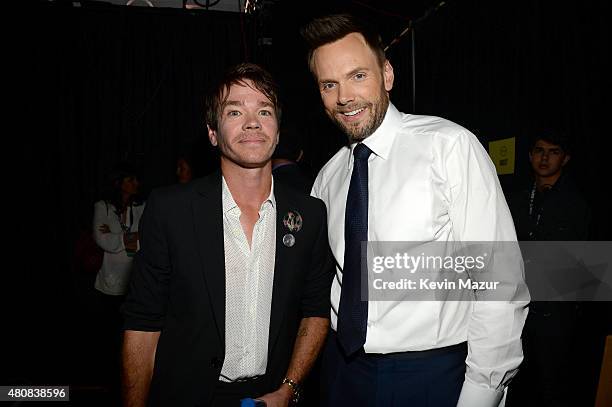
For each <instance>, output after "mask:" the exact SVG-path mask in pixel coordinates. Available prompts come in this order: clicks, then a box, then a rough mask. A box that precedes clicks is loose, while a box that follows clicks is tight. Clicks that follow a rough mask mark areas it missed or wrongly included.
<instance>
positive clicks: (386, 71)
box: [383, 59, 395, 92]
mask: <svg viewBox="0 0 612 407" xmlns="http://www.w3.org/2000/svg"><path fill="white" fill-rule="evenodd" d="M394 79H395V75H394V74H393V66H392V65H391V62H389V60H388V59H386V60H385V64H384V65H383V80H384V82H385V90H386V91H387V92H391V89H393V80H394Z"/></svg>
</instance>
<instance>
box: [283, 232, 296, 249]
mask: <svg viewBox="0 0 612 407" xmlns="http://www.w3.org/2000/svg"><path fill="white" fill-rule="evenodd" d="M283 244H284V245H285V246H287V247H291V246H293V245H294V244H295V236H293V235H292V234H291V233H287V234H286V235H285V236H283Z"/></svg>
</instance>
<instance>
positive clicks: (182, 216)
mask: <svg viewBox="0 0 612 407" xmlns="http://www.w3.org/2000/svg"><path fill="white" fill-rule="evenodd" d="M274 195H275V198H276V202H277V208H276V209H277V220H276V259H275V269H274V287H273V293H272V310H271V315H270V336H269V342H268V363H267V370H266V376H265V377H266V381H267V382H268V388H269V391H272V390H275V389H276V388H277V387H278V386H280V384H281V381H282V379H283V377H284V375H285V374H286V370H287V367H288V365H289V361H290V358H291V355H292V352H293V345H294V342H295V338H296V334H297V329H298V326H299V323H300V320H301V318H302V317H325V318H328V317H329V312H330V304H329V290H330V285H331V279H332V278H333V270H334V265H333V258H332V256H331V255H330V251H329V245H328V237H327V222H326V210H325V205H324V204H323V203H322V202H321V201H320V200H318V199H315V198H312V197H309V196H307V195H304V194H300V193H298V192H297V191H293V190H292V189H290V188H287V187H284V186H283V185H282V184H280V183H278V184H277V183H275V185H274ZM290 211H292V212H298V213H299V214H300V215H301V217H302V219H303V223H302V227H301V229H300V230H299V231H293V232H291V231H290V230H289V229H288V227H287V226H285V225H284V223H283V218H284V217H285V215H287V213H289V212H290ZM140 231H141V249H140V251H139V252H138V254H137V256H136V258H135V263H134V270H133V272H132V280H131V282H130V288H129V292H128V295H127V298H126V302H125V304H124V306H123V313H124V316H125V324H124V329H127V330H135V331H161V334H160V337H159V342H158V345H157V351H156V355H155V367H154V372H153V378H152V381H151V390H150V395H149V405H153V406H162V405H163V406H169V405H171V406H200V405H202V406H205V405H208V404H209V402H210V400H211V398H212V396H213V390H214V387H215V385H216V384H217V382H218V379H219V373H220V372H221V368H222V366H223V359H224V353H225V265H224V248H223V219H222V196H221V173H220V172H216V173H214V174H212V175H210V176H208V177H206V178H203V179H199V180H196V181H194V182H192V183H190V184H187V185H177V186H172V187H168V188H162V189H159V190H155V191H154V192H153V193H152V194H151V196H150V197H149V200H148V204H147V208H146V210H145V213H144V215H143V219H142V223H141V229H140ZM288 233H292V234H293V236H294V237H295V244H294V245H293V246H291V247H289V246H286V245H284V244H283V236H285V235H286V234H288ZM246 396H251V395H245V397H246ZM252 396H258V395H252Z"/></svg>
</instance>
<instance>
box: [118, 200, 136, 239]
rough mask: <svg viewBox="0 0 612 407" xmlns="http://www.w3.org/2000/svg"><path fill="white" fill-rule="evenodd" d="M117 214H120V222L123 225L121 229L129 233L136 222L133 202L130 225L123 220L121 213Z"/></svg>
mask: <svg viewBox="0 0 612 407" xmlns="http://www.w3.org/2000/svg"><path fill="white" fill-rule="evenodd" d="M117 216H119V224H120V225H121V229H122V230H123V233H128V232H129V231H130V230H131V229H132V225H133V224H134V210H133V209H132V204H130V225H129V226H128V225H126V224H125V223H123V222H122V221H121V215H117Z"/></svg>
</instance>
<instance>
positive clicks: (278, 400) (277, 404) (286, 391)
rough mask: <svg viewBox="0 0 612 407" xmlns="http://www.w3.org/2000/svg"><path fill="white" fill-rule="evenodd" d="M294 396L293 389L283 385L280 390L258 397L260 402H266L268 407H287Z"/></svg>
mask: <svg viewBox="0 0 612 407" xmlns="http://www.w3.org/2000/svg"><path fill="white" fill-rule="evenodd" d="M292 396H293V392H292V391H291V388H290V387H289V386H288V385H286V384H283V385H281V387H279V389H278V390H276V391H275V392H272V393H268V394H264V395H263V396H261V397H258V399H259V400H261V401H265V402H266V407H287V406H288V405H289V401H290V400H291V397H292Z"/></svg>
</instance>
